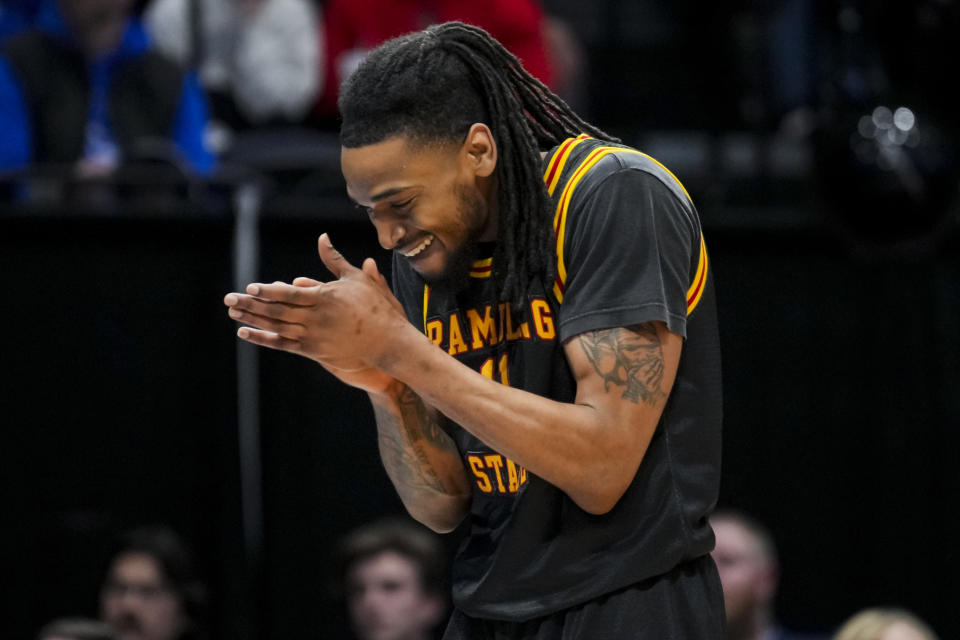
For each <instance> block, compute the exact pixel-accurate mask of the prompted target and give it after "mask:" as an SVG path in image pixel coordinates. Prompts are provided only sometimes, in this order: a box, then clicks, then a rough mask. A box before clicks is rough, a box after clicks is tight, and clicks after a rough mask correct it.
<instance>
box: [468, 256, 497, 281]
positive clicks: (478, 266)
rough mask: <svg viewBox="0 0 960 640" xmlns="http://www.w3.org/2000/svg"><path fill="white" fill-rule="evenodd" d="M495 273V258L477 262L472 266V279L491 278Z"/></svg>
mask: <svg viewBox="0 0 960 640" xmlns="http://www.w3.org/2000/svg"><path fill="white" fill-rule="evenodd" d="M492 273H493V258H484V259H483V260H476V261H474V263H473V264H472V265H470V277H471V278H489V277H490V275H491V274H492Z"/></svg>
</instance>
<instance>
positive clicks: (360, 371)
mask: <svg viewBox="0 0 960 640" xmlns="http://www.w3.org/2000/svg"><path fill="white" fill-rule="evenodd" d="M369 262H370V263H371V265H373V260H370V261H369ZM363 271H364V272H365V273H367V275H369V276H370V277H372V278H373V279H374V280H376V281H377V282H378V283H380V284H381V285H382V286H384V287H387V283H386V280H385V279H384V277H383V276H382V275H381V274H380V273H379V272H378V271H377V268H376V265H373V266H372V273H371V272H370V267H368V266H367V263H366V262H365V263H364V269H363ZM292 284H293V286H295V287H315V286H317V285H318V284H320V282H319V281H317V280H314V279H313V278H304V277H300V278H296V279H295V280H294V281H293V283H292ZM387 289H388V290H389V287H387ZM319 362H320V365H321V366H322V367H323V368H324V369H326V370H327V371H329V372H330V373H332V374H333V375H335V376H336V377H337V378H338V379H339V380H340V381H341V382H343V383H344V384H348V385H350V386H351V387H356V388H358V389H362V390H364V391H366V392H367V393H378V394H379V393H387V392H388V391H389V390H390V388H391V387H392V386H393V385H394V384H395V383H396V380H395V379H394V378H393V376H391V375H388V374H386V373H384V372H383V371H381V370H380V369H375V368H372V367H367V366H366V365H364V364H362V363H360V362H335V361H323V360H321V361H319Z"/></svg>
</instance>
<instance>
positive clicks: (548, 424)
mask: <svg viewBox="0 0 960 640" xmlns="http://www.w3.org/2000/svg"><path fill="white" fill-rule="evenodd" d="M403 343H404V347H403V356H402V357H399V358H397V359H396V360H392V359H388V360H387V361H386V362H385V363H384V368H385V370H387V371H388V372H389V373H390V375H392V376H394V377H395V378H396V379H398V380H402V381H403V382H404V383H406V384H407V385H408V386H410V387H411V388H413V389H415V390H416V392H417V393H418V394H419V395H420V396H421V397H422V398H423V399H424V400H425V401H426V402H428V403H429V404H430V405H431V406H434V407H436V408H437V409H438V410H440V411H442V412H443V413H444V414H445V415H446V416H447V417H449V418H450V419H451V420H453V421H455V422H457V423H458V424H460V425H461V426H463V427H464V428H465V429H466V430H467V431H469V432H471V433H472V434H473V435H475V436H476V437H478V438H479V439H480V440H482V441H483V442H484V443H486V444H487V445H488V446H490V447H492V448H493V449H494V450H496V451H497V452H498V453H501V454H503V455H505V456H507V457H508V458H510V459H511V460H513V461H514V462H516V463H518V464H520V465H521V466H523V467H525V468H526V469H528V470H529V471H531V472H533V473H534V474H536V475H537V476H539V477H541V478H543V479H544V480H546V481H548V482H550V483H551V484H554V485H555V486H557V487H559V488H560V489H561V490H563V491H564V492H566V493H567V494H568V495H569V496H570V497H571V498H572V499H573V500H574V501H575V502H577V503H578V504H579V505H580V506H581V507H582V508H584V509H586V510H588V511H591V512H603V511H605V510H608V509H609V508H610V507H612V506H613V504H614V503H615V502H616V500H617V499H618V498H619V496H620V495H622V492H623V491H624V490H625V489H626V486H627V485H628V484H629V482H630V481H631V480H632V477H633V474H634V473H635V471H636V468H637V466H638V465H639V463H640V460H641V459H642V457H643V453H644V452H645V449H646V444H647V441H646V440H642V438H641V432H640V430H638V429H637V428H636V425H634V424H629V422H628V421H626V420H619V419H617V418H618V416H616V415H611V414H610V413H609V412H606V413H605V412H601V411H598V410H597V408H596V407H594V406H590V405H588V404H576V403H563V402H557V401H554V400H551V399H549V398H544V397H541V396H537V395H535V394H532V393H529V392H527V391H523V390H520V389H514V388H510V387H506V386H504V385H502V384H499V383H497V382H494V381H493V380H490V379H488V378H485V377H484V376H482V375H480V374H479V373H477V372H475V371H473V370H471V369H470V368H469V367H466V366H465V365H463V364H461V363H460V362H458V361H457V360H455V359H454V358H451V357H449V356H448V355H447V354H446V353H445V352H443V351H442V350H440V349H437V348H436V347H435V346H434V345H432V343H429V342H428V343H426V345H425V344H424V342H423V341H419V340H418V341H417V342H416V343H414V341H413V340H412V339H411V340H410V341H403ZM631 468H632V470H630V469H631Z"/></svg>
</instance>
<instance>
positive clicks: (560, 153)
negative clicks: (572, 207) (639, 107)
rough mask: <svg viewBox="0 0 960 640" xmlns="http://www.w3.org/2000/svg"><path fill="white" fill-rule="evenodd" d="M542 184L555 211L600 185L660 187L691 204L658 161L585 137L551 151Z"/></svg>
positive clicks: (670, 174) (582, 198) (569, 141)
mask: <svg viewBox="0 0 960 640" xmlns="http://www.w3.org/2000/svg"><path fill="white" fill-rule="evenodd" d="M544 182H545V184H546V186H547V190H548V192H549V193H550V195H551V197H552V198H554V200H555V201H556V203H557V206H558V207H562V206H569V202H570V201H574V200H580V201H582V200H584V199H585V198H586V197H588V196H590V195H591V194H592V193H593V192H594V190H595V189H597V188H598V187H600V186H601V185H606V186H609V185H610V184H614V185H618V183H621V182H627V183H633V184H635V185H637V186H643V185H644V184H649V185H654V184H656V183H659V184H661V185H663V187H664V188H665V189H666V191H667V192H668V193H670V194H673V196H674V197H676V198H677V199H678V200H679V201H680V202H682V203H684V204H685V205H686V204H690V203H691V199H690V195H689V193H687V190H686V188H685V187H684V186H683V184H682V183H681V182H680V180H679V179H678V178H677V177H676V176H675V175H674V174H673V173H672V172H671V171H670V170H669V169H667V167H665V166H664V165H663V164H662V163H660V162H659V161H658V160H656V159H655V158H653V157H652V156H649V155H647V154H646V153H644V152H642V151H640V150H638V149H634V148H632V147H629V146H626V145H623V144H614V143H610V142H605V141H602V140H597V139H594V138H590V137H587V136H585V135H584V136H580V137H578V138H570V139H568V140H566V141H564V142H563V143H562V144H561V145H559V146H558V147H557V148H556V149H554V150H553V151H552V152H551V153H550V155H549V156H548V157H547V160H546V167H545V171H544Z"/></svg>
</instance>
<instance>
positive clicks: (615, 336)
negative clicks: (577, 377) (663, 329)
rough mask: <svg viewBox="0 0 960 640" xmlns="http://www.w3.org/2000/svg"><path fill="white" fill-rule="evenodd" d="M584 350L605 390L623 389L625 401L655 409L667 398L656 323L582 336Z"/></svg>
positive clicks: (661, 348)
mask: <svg viewBox="0 0 960 640" xmlns="http://www.w3.org/2000/svg"><path fill="white" fill-rule="evenodd" d="M579 341H580V346H581V347H582V348H583V352H584V353H585V354H587V359H589V360H590V364H591V365H593V368H594V370H595V371H596V372H597V374H598V375H599V376H600V377H601V378H602V379H603V388H604V389H605V390H606V391H609V390H610V387H611V386H616V387H623V388H624V389H623V396H622V397H623V398H624V399H625V400H629V401H630V402H632V403H634V404H637V403H639V402H640V401H641V400H643V401H644V402H645V403H647V404H649V405H651V406H655V405H657V404H658V403H659V402H660V401H661V400H663V399H665V398H666V397H667V394H666V393H664V392H663V373H664V363H663V347H662V345H661V342H660V336H659V335H658V334H657V327H656V325H654V324H653V323H652V322H647V323H644V324H639V325H635V326H632V327H619V328H616V329H604V330H601V331H588V332H587V333H583V334H581V335H580V336H579Z"/></svg>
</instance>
